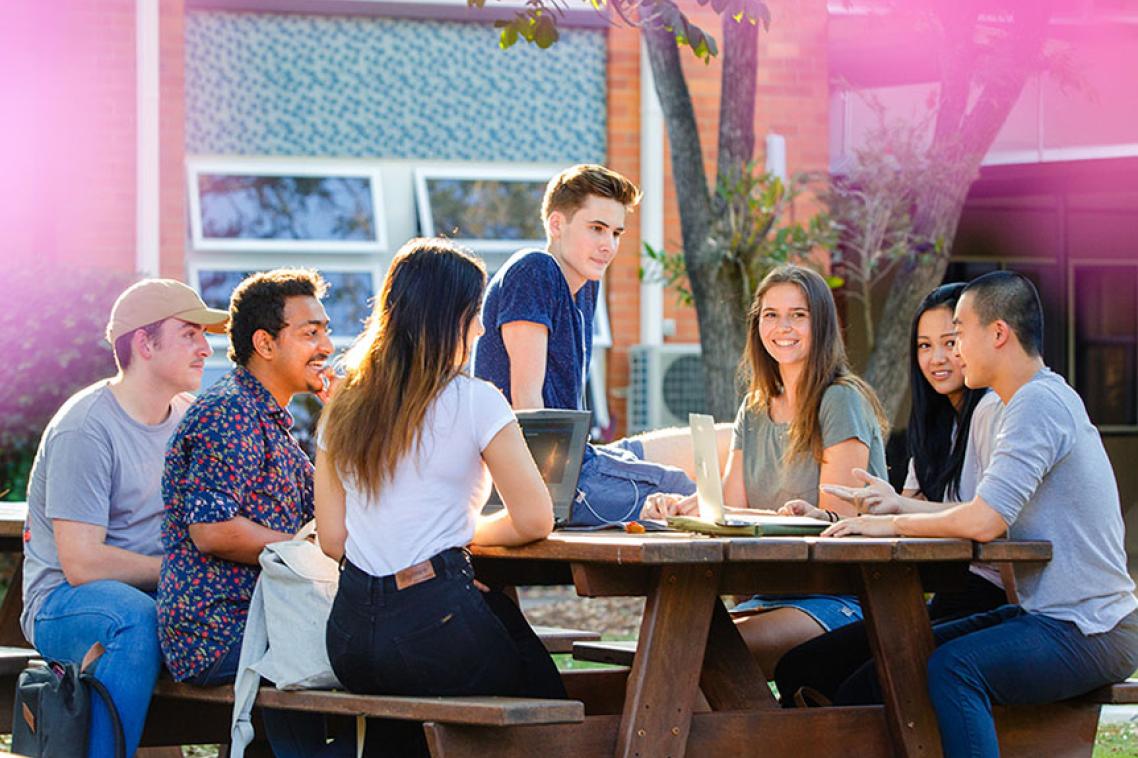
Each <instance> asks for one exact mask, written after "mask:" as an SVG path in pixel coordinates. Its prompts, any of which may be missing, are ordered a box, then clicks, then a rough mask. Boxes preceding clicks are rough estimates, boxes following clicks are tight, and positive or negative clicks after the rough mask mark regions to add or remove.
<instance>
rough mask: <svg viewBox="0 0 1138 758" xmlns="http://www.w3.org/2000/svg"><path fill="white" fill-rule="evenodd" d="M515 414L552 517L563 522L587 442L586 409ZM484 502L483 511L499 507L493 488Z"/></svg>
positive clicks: (570, 504) (499, 502)
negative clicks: (539, 474) (547, 489)
mask: <svg viewBox="0 0 1138 758" xmlns="http://www.w3.org/2000/svg"><path fill="white" fill-rule="evenodd" d="M516 415H517V417H518V424H519V425H520V426H521V428H522V436H523V437H525V440H526V445H527V446H528V447H529V450H530V453H531V454H532V455H533V459H534V462H535V463H537V469H538V471H540V472H541V478H542V479H544V480H545V486H546V487H548V488H549V496H550V498H552V500H553V516H554V518H555V519H556V520H557V523H558V524H562V523H565V522H566V521H568V520H569V510H570V508H571V507H572V505H573V498H574V497H576V496H577V478H578V477H579V476H580V474H581V461H582V460H583V459H584V457H585V443H586V442H588V441H589V412H588V411H567V410H553V409H544V410H537V411H517V412H516ZM486 505H487V508H486V510H487V511H495V510H497V509H498V508H501V507H502V500H501V498H499V497H498V492H497V490H495V491H494V492H493V493H492V494H491V495H490V501H489V502H488V503H487V504H486Z"/></svg>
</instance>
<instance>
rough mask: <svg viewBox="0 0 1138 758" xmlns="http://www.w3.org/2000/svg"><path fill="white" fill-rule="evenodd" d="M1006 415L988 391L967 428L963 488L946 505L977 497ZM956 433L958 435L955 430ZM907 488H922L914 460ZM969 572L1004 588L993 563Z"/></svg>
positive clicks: (976, 565)
mask: <svg viewBox="0 0 1138 758" xmlns="http://www.w3.org/2000/svg"><path fill="white" fill-rule="evenodd" d="M1003 412H1004V404H1003V403H1002V402H1000V396H999V395H997V394H996V393H995V392H992V391H991V390H988V392H986V393H985V394H984V397H982V398H980V402H979V403H977V404H976V408H975V409H974V410H973V411H972V421H971V422H970V423H969V426H968V446H967V447H966V448H964V463H963V464H962V465H961V467H960V486H959V487H958V488H957V491H956V492H954V493H950V492H946V493H945V501H952V502H961V503H967V502H968V501H970V500H971V499H972V498H974V497H976V487H977V486H978V485H979V484H980V478H981V477H983V476H984V470H985V469H987V468H988V462H989V461H990V460H991V459H992V447H993V446H994V444H995V442H996V429H997V427H998V426H999V424H1000V416H1001V415H1002V414H1003ZM953 433H954V434H955V429H954V430H953ZM904 488H905V489H907V490H919V489H920V488H921V484H920V482H918V481H917V472H916V470H915V469H914V467H913V460H912V459H911V458H910V459H909V475H908V476H907V477H906V478H905V487H904ZM969 570H970V571H971V572H972V573H973V574H978V575H979V576H982V577H984V578H985V579H987V580H988V581H989V582H991V583H992V584H994V585H996V586H997V587H1003V586H1004V580H1003V579H1001V578H1000V570H999V569H998V568H996V567H995V566H993V565H992V564H990V563H973V564H972V565H971V566H969Z"/></svg>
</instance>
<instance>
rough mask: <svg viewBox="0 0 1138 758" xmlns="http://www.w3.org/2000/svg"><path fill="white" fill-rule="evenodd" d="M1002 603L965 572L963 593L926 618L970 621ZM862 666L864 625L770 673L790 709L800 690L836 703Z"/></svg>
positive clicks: (947, 595)
mask: <svg viewBox="0 0 1138 758" xmlns="http://www.w3.org/2000/svg"><path fill="white" fill-rule="evenodd" d="M1007 598H1008V596H1007V593H1006V592H1004V589H1003V588H1002V587H997V586H996V585H994V584H992V583H991V582H989V581H988V580H987V579H984V578H983V577H981V576H978V575H976V574H973V573H971V572H968V578H967V585H966V587H965V589H963V590H960V591H955V592H938V593H937V594H936V597H934V598H933V601H932V602H931V603H929V606H928V611H929V618H930V619H931V620H932V622H933V623H934V624H938V623H940V622H943V621H951V620H953V619H957V618H962V617H964V616H971V615H972V614H974V613H981V612H983V611H990V610H992V609H993V608H999V607H1000V606H1002V605H1007V602H1008V599H1007ZM866 661H869V662H870V665H871V666H872V661H873V653H872V652H871V651H870V647H869V633H868V632H867V631H866V628H865V622H864V621H858V622H855V623H853V624H847V625H845V626H842V627H839V628H837V629H834V630H833V631H832V632H828V633H826V634H823V635H822V636H820V637H815V638H814V639H812V640H808V641H806V642H803V643H802V644H801V645H799V646H798V647H796V648H793V649H792V650H790V651H788V652H787V653H786V654H785V655H783V656H782V658H780V659H779V661H778V665H777V666H776V667H775V670H774V679H775V682H776V683H777V684H778V692H779V695H780V696H781V697H782V704H783V706H784V707H786V708H791V707H793V706H794V693H796V692H798V690H799V689H800V688H802V687H810V688H812V689H814V690H815V691H817V692H819V693H821V694H822V695H823V696H825V697H826V698H828V699H830V700H834V699H836V698H837V696H838V689H839V688H840V687H841V686H842V683H843V682H844V681H846V679H848V678H849V677H850V676H851V675H852V674H853V673H854V672H855V671H857V670H858V669H860V668H861V667H862V666H863V665H865V663H866ZM766 673H767V674H768V675H770V674H771V672H769V671H768V672H766Z"/></svg>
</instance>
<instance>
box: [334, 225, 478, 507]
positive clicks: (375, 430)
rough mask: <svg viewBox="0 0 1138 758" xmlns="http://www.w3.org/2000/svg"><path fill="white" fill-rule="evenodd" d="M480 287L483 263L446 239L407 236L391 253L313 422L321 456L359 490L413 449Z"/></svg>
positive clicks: (377, 484) (374, 484) (380, 479)
mask: <svg viewBox="0 0 1138 758" xmlns="http://www.w3.org/2000/svg"><path fill="white" fill-rule="evenodd" d="M485 286H486V267H485V266H484V265H483V264H482V262H481V261H480V260H478V259H477V258H475V257H474V256H472V255H470V254H469V253H467V252H466V251H464V250H462V249H461V248H459V247H458V246H456V245H455V244H453V243H451V242H448V241H447V240H442V239H414V240H411V241H410V242H408V243H407V244H406V245H404V246H403V247H402V248H401V249H400V250H399V252H398V253H396V254H395V258H394V259H393V260H392V262H391V268H389V269H388V271H387V276H386V277H385V278H384V280H383V289H382V290H381V291H380V293H379V297H377V298H376V302H375V307H374V308H373V309H372V313H371V315H370V316H369V317H368V320H367V324H366V325H365V327H364V332H363V334H361V335H360V336H359V337H358V338H357V340H356V342H355V343H354V344H353V345H352V347H351V349H350V350H349V351H348V355H347V358H346V361H345V363H346V367H347V377H346V378H345V379H344V381H343V383H342V384H341V386H340V387H339V388H338V389H337V391H336V393H335V395H334V396H333V397H332V400H331V401H330V402H329V403H328V405H327V406H326V407H325V408H324V413H323V419H322V423H323V446H324V449H325V450H326V451H327V455H328V457H329V459H331V461H332V462H333V463H334V464H335V465H336V467H337V470H338V471H339V472H340V473H341V475H345V474H346V475H350V476H353V477H354V478H355V480H356V483H357V486H359V488H360V489H362V490H365V491H368V492H372V493H375V492H378V491H379V490H380V488H381V486H382V485H383V484H384V482H386V481H387V480H389V479H390V478H391V476H392V475H393V474H394V473H395V468H396V466H397V465H398V464H399V461H400V460H402V458H403V456H404V455H406V454H408V453H409V452H410V451H411V450H412V448H414V447H417V446H418V444H419V441H420V439H421V434H422V426H423V421H424V419H425V418H426V415H427V409H428V408H429V407H430V405H431V403H432V402H433V401H434V400H435V398H436V397H438V395H439V393H440V392H441V391H442V390H443V388H444V387H446V385H447V384H448V383H449V382H450V381H451V380H452V379H454V377H455V376H456V375H457V374H458V373H459V371H460V370H461V366H462V365H464V364H465V363H466V359H467V358H468V357H469V356H467V355H466V342H465V341H466V334H467V331H468V330H469V328H470V325H471V323H472V322H473V321H474V319H475V318H476V317H477V316H478V310H479V308H480V306H481V303H482V291H483V289H484V288H485ZM460 349H461V350H462V351H463V353H462V360H461V361H457V362H456V356H457V355H458V354H459V350H460Z"/></svg>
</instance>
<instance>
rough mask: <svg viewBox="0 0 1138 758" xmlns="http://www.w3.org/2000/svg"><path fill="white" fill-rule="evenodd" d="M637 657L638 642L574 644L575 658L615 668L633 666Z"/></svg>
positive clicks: (616, 641)
mask: <svg viewBox="0 0 1138 758" xmlns="http://www.w3.org/2000/svg"><path fill="white" fill-rule="evenodd" d="M635 656H636V640H605V641H604V642H601V641H599V640H598V641H587V642H574V643H573V658H574V659H575V660H578V661H591V662H592V663H608V664H611V665H613V666H631V665H632V659H633V658H634V657H635Z"/></svg>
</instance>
